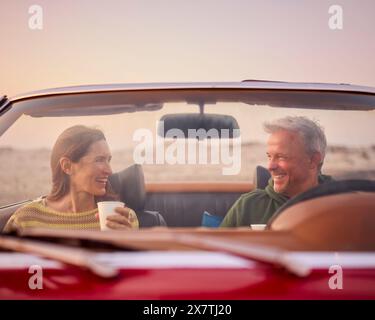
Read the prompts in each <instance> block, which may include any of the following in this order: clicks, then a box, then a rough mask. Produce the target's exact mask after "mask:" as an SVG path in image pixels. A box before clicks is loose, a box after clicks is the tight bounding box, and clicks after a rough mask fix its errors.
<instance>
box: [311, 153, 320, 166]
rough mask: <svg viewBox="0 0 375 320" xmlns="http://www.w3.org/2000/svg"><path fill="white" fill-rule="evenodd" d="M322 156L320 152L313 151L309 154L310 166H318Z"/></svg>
mask: <svg viewBox="0 0 375 320" xmlns="http://www.w3.org/2000/svg"><path fill="white" fill-rule="evenodd" d="M322 161H323V158H322V155H321V154H320V152H314V153H313V155H312V156H311V162H310V168H311V169H313V168H318V167H319V165H320V164H321V163H322Z"/></svg>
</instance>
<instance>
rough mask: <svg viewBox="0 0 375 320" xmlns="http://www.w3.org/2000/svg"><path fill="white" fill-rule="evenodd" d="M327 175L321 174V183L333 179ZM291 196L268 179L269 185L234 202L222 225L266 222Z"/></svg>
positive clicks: (236, 225) (238, 225)
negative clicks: (286, 194) (275, 186)
mask: <svg viewBox="0 0 375 320" xmlns="http://www.w3.org/2000/svg"><path fill="white" fill-rule="evenodd" d="M331 180H332V178H331V177H330V176H326V175H319V183H324V182H326V181H331ZM288 200H289V197H287V196H285V195H283V194H280V193H277V192H276V191H275V190H274V189H273V180H272V178H270V179H269V180H268V186H267V187H266V188H265V189H264V190H262V189H256V190H253V191H251V192H249V193H246V194H243V195H241V197H240V198H239V199H238V200H237V201H236V202H235V203H234V204H233V206H232V208H231V209H230V210H229V211H228V213H227V214H226V216H225V218H224V220H223V221H222V223H221V224H220V227H240V226H250V224H258V223H259V224H266V223H267V222H268V220H269V219H270V218H271V217H272V216H273V214H274V213H275V212H276V211H277V209H279V208H280V207H281V206H282V205H283V204H284V203H285V202H287V201H288Z"/></svg>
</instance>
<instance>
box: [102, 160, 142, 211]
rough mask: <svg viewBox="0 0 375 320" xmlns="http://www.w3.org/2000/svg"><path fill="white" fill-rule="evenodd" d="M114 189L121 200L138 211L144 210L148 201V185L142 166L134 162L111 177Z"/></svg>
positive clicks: (110, 180)
mask: <svg viewBox="0 0 375 320" xmlns="http://www.w3.org/2000/svg"><path fill="white" fill-rule="evenodd" d="M109 182H110V183H111V186H112V188H113V190H114V191H115V192H116V193H118V194H119V196H120V199H121V201H123V202H125V204H126V206H127V207H129V208H132V209H133V210H134V211H136V212H141V211H143V209H144V207H145V201H146V187H145V179H144V175H143V170H142V166H141V165H139V164H134V165H132V166H130V167H128V168H126V169H124V170H122V171H120V172H117V173H114V174H112V175H111V176H110V177H109Z"/></svg>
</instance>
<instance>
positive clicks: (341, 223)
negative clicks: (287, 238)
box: [270, 192, 375, 251]
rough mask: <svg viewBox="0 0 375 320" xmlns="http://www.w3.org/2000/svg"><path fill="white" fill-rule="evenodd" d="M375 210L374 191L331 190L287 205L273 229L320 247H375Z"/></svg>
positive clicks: (351, 249)
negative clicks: (340, 191) (331, 192)
mask: <svg viewBox="0 0 375 320" xmlns="http://www.w3.org/2000/svg"><path fill="white" fill-rule="evenodd" d="M374 212H375V192H349V193H340V194H330V195H326V196H322V197H319V198H312V199H310V200H306V201H303V202H300V203H297V204H295V205H293V206H291V207H288V208H287V209H285V210H284V211H283V213H282V214H281V215H279V216H277V218H276V219H275V220H274V221H273V223H272V224H271V227H270V229H271V230H274V231H284V232H288V233H290V234H292V235H293V236H295V237H296V238H297V239H298V241H300V242H303V243H306V244H309V245H311V246H312V247H314V248H315V249H317V250H322V251H326V250H337V251H374V250H375V232H374V226H375V215H374Z"/></svg>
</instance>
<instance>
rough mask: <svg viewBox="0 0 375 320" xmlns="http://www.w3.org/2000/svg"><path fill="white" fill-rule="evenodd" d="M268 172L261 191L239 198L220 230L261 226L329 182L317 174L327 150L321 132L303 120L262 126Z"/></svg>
mask: <svg viewBox="0 0 375 320" xmlns="http://www.w3.org/2000/svg"><path fill="white" fill-rule="evenodd" d="M264 129H265V131H266V132H267V133H269V134H270V136H269V139H268V141H267V157H268V170H269V171H270V173H271V178H270V180H269V181H268V186H267V187H266V188H265V190H260V189H256V190H254V191H251V192H249V193H246V194H244V195H242V196H241V197H240V198H239V199H238V200H237V201H236V202H235V203H234V205H233V206H232V208H231V209H230V210H229V211H228V213H227V215H226V216H225V218H224V220H223V222H222V223H221V225H220V227H239V226H250V224H265V223H267V221H268V220H269V219H270V218H271V217H272V216H273V214H274V213H275V212H276V211H277V209H278V208H280V207H281V206H282V205H283V204H284V203H285V202H286V201H288V200H289V199H290V198H292V197H294V196H296V195H298V194H300V193H302V192H305V191H306V190H308V189H311V188H313V187H315V186H317V185H318V184H319V183H323V182H325V181H330V180H332V179H331V178H330V177H329V176H324V175H321V174H320V170H321V168H322V165H323V160H324V156H325V150H326V146H327V141H326V137H325V135H324V132H323V129H322V128H321V127H320V126H319V125H318V124H317V123H316V122H314V121H312V120H310V119H308V118H306V117H285V118H282V119H278V120H276V121H274V122H271V123H265V124H264Z"/></svg>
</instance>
